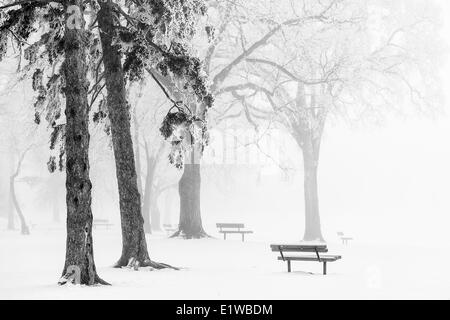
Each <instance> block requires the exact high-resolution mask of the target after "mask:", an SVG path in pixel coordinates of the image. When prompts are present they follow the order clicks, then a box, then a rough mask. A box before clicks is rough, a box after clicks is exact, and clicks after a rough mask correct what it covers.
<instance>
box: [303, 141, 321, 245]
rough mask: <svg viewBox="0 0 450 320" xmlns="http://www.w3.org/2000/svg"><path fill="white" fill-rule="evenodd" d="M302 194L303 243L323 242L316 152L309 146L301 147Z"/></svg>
mask: <svg viewBox="0 0 450 320" xmlns="http://www.w3.org/2000/svg"><path fill="white" fill-rule="evenodd" d="M302 150H303V167H304V194H305V234H304V236H303V240H304V241H324V239H323V236H322V231H321V225H320V212H319V196H318V185H317V171H318V165H319V162H318V161H319V157H318V150H314V148H313V147H312V146H311V144H308V143H306V144H305V145H304V146H303V149H302Z"/></svg>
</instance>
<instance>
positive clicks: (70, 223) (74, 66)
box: [59, 0, 106, 285]
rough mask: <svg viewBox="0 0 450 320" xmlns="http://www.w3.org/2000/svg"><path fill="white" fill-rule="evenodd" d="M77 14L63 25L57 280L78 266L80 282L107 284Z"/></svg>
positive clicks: (82, 34)
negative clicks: (62, 188)
mask: <svg viewBox="0 0 450 320" xmlns="http://www.w3.org/2000/svg"><path fill="white" fill-rule="evenodd" d="M64 5H65V9H66V10H65V11H66V12H67V8H68V7H69V6H71V5H75V6H77V7H78V8H80V10H82V9H81V8H82V7H83V3H82V1H81V0H72V1H65V2H64ZM72 17H73V16H72V14H71V13H66V21H69V20H68V19H70V18H72ZM78 18H79V19H80V23H81V26H80V27H81V28H80V27H73V26H71V25H69V24H67V25H66V30H65V41H64V51H65V61H64V65H63V67H62V72H63V73H64V76H65V80H66V88H65V96H66V111H65V113H66V138H65V151H66V189H67V190H66V191H67V194H66V202H67V242H66V258H65V265H64V270H63V273H62V274H63V278H62V279H61V280H60V282H59V283H60V284H64V283H66V282H67V279H68V278H70V277H71V273H72V271H71V270H73V267H75V268H77V269H78V270H79V276H80V279H79V280H80V284H85V285H94V284H97V283H101V284H106V282H104V281H103V280H101V279H100V277H99V276H98V275H97V271H96V267H95V263H94V250H93V240H92V211H91V200H92V199H91V189H92V184H91V181H90V178H89V140H90V136H89V110H88V99H87V92H88V87H89V85H88V81H87V78H86V73H87V66H86V39H85V32H84V24H85V22H84V19H83V16H82V15H81V17H78ZM64 279H66V281H64Z"/></svg>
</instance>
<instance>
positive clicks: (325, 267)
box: [323, 261, 327, 276]
mask: <svg viewBox="0 0 450 320" xmlns="http://www.w3.org/2000/svg"><path fill="white" fill-rule="evenodd" d="M323 275H324V276H325V275H327V262H326V261H324V262H323Z"/></svg>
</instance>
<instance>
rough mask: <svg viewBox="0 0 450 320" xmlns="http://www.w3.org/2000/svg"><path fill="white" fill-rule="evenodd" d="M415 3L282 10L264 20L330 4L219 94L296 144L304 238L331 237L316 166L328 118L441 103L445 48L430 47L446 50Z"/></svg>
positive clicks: (244, 28)
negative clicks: (325, 229)
mask: <svg viewBox="0 0 450 320" xmlns="http://www.w3.org/2000/svg"><path fill="white" fill-rule="evenodd" d="M409 5H410V6H411V7H410V8H411V10H409V13H408V14H406V11H405V10H404V6H405V2H401V1H398V2H395V3H392V2H385V1H376V0H374V1H370V0H369V1H358V2H355V1H324V2H322V3H320V4H317V3H312V2H308V1H305V2H303V1H299V3H298V4H297V5H292V6H281V7H279V8H278V9H275V10H273V11H272V12H270V13H269V17H267V16H266V18H267V19H268V20H270V21H276V19H279V17H280V16H283V17H286V16H291V17H292V18H294V17H297V16H302V15H307V14H308V13H309V12H312V11H314V10H316V9H317V6H325V7H326V8H328V9H327V10H328V17H327V18H324V19H318V20H316V21H315V22H314V23H311V24H309V25H308V26H307V27H303V28H283V32H281V33H280V34H279V35H278V36H276V37H273V38H272V41H271V42H270V43H269V44H268V45H267V46H265V47H264V48H263V49H262V50H260V51H259V52H257V53H256V54H253V55H252V56H249V57H247V58H246V59H245V60H246V61H245V65H244V67H242V68H241V69H240V70H237V72H236V75H235V77H236V78H235V79H236V81H235V82H234V83H230V85H228V86H227V87H224V88H222V90H221V91H220V92H219V93H218V96H219V97H220V96H224V97H226V98H228V99H231V100H232V101H234V102H237V103H238V104H239V105H240V106H241V108H243V110H244V111H245V112H244V114H245V116H246V118H247V119H248V120H249V121H250V122H252V123H258V122H261V121H267V120H270V121H274V122H277V123H278V124H279V125H281V126H282V127H284V128H285V129H287V131H288V132H289V133H290V134H291V136H292V137H293V138H294V140H295V141H296V142H297V144H298V146H299V148H300V149H301V151H302V154H303V165H304V198H305V233H304V236H303V239H304V240H323V236H322V230H321V222H320V211H319V189H318V167H319V159H320V149H321V142H322V138H323V132H324V129H325V126H326V121H327V119H328V118H329V117H330V116H343V117H344V118H345V119H352V120H353V121H364V120H363V119H364V118H366V119H367V117H370V118H374V117H375V118H378V117H379V116H380V115H382V114H384V113H385V111H398V110H399V109H401V108H402V106H404V105H405V104H413V105H416V106H419V107H420V108H423V109H425V110H426V109H430V107H431V108H434V107H436V105H437V104H436V102H438V101H437V100H436V97H439V85H438V81H437V80H438V79H437V74H438V72H437V65H436V64H435V60H434V59H433V57H434V56H436V53H437V52H433V51H432V50H430V48H436V47H438V46H437V45H436V43H437V42H435V41H436V38H435V37H436V34H437V32H436V30H435V28H436V25H435V24H434V22H433V20H434V19H435V17H436V13H435V12H434V11H433V10H434V9H433V6H430V5H428V4H427V5H425V4H424V3H418V2H409ZM412 8H414V10H412ZM411 12H414V14H411ZM369 17H371V18H370V20H369ZM256 25H258V23H257V24H256ZM264 27H266V25H265V24H262V25H259V28H264ZM252 28H255V25H254V24H248V25H246V24H245V23H244V24H241V27H240V29H238V32H237V34H238V35H237V36H236V38H237V39H240V40H239V41H241V43H246V42H248V41H249V40H248V39H249V38H250V39H251V38H253V32H252ZM239 78H240V79H242V80H240V79H239ZM405 101H408V102H405Z"/></svg>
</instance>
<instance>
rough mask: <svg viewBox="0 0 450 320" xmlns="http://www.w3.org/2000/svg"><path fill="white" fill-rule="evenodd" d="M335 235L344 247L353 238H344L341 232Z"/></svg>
mask: <svg viewBox="0 0 450 320" xmlns="http://www.w3.org/2000/svg"><path fill="white" fill-rule="evenodd" d="M337 235H338V237H340V238H341V240H342V244H344V245H348V242H349V241H352V240H353V238H350V237H346V236H345V234H344V233H343V232H338V233H337Z"/></svg>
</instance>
